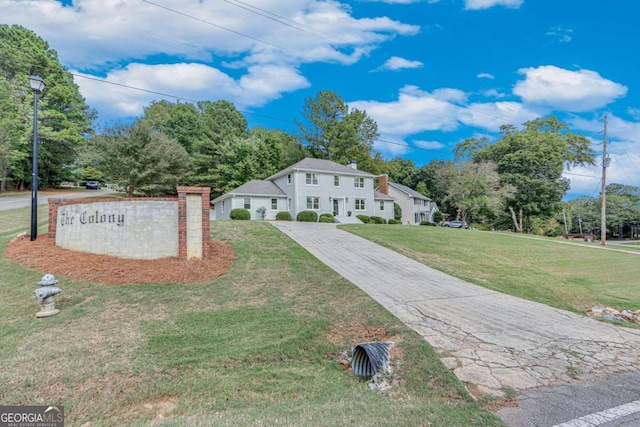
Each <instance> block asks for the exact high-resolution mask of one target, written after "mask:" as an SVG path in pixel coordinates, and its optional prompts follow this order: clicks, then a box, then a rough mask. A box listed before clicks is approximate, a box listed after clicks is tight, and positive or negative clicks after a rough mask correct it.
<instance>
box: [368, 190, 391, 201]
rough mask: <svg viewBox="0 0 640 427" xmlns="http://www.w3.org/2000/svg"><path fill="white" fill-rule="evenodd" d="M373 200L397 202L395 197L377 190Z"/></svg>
mask: <svg viewBox="0 0 640 427" xmlns="http://www.w3.org/2000/svg"><path fill="white" fill-rule="evenodd" d="M373 198H374V200H393V201H395V200H396V199H394V198H393V197H391V196H389V195H388V194H384V193H381V192H380V191H378V190H375V191H374V192H373Z"/></svg>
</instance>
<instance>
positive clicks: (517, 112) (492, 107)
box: [458, 102, 542, 132]
mask: <svg viewBox="0 0 640 427" xmlns="http://www.w3.org/2000/svg"><path fill="white" fill-rule="evenodd" d="M541 113H542V112H541V111H540V110H531V109H528V108H526V107H525V106H523V105H522V104H520V103H518V102H488V103H473V104H470V105H468V106H466V107H463V108H460V109H459V110H458V120H459V121H460V122H461V123H463V124H465V125H467V126H473V127H476V128H481V129H485V130H488V131H491V132H497V131H498V130H500V126H502V125H504V124H511V125H516V126H518V125H520V124H522V123H524V122H526V121H528V120H533V119H535V118H537V117H540V116H541V115H542V114H541Z"/></svg>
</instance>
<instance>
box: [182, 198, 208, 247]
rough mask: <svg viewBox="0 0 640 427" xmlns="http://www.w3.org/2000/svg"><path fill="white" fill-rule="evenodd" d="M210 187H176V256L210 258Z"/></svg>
mask: <svg viewBox="0 0 640 427" xmlns="http://www.w3.org/2000/svg"><path fill="white" fill-rule="evenodd" d="M210 194H211V189H210V188H206V187H178V257H179V258H180V259H189V258H200V259H208V258H211V238H210V235H209V233H210V228H209V221H210V219H209V210H210V207H211V202H210Z"/></svg>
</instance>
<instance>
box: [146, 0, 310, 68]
mask: <svg viewBox="0 0 640 427" xmlns="http://www.w3.org/2000/svg"><path fill="white" fill-rule="evenodd" d="M142 2H144V3H147V4H150V5H152V6H155V7H159V8H160V9H164V10H167V11H169V12H172V13H175V14H178V15H181V16H184V17H187V18H189V19H193V20H195V21H198V22H202V23H203V24H207V25H211V26H212V27H216V28H219V29H221V30H225V31H229V32H230V33H233V34H236V35H239V36H242V37H246V38H248V39H251V40H254V41H257V42H259V43H264V44H266V45H269V46H271V47H275V48H276V49H280V50H283V51H286V52H291V53H295V54H296V55H298V56H301V57H303V58H304V57H305V56H304V55H303V54H301V53H299V52H296V51H295V50H292V49H288V48H286V47H283V46H279V45H277V44H274V43H271V42H268V41H266V40H262V39H259V38H257V37H253V36H250V35H248V34H245V33H242V32H240V31H236V30H232V29H230V28H227V27H223V26H222V25H218V24H214V23H213V22H210V21H206V20H204V19H200V18H198V17H196V16H193V15H189V14H186V13H184V12H180V11H179V10H175V9H171V8H169V7H167V6H162V5H160V4H157V3H153V2H151V1H149V0H142Z"/></svg>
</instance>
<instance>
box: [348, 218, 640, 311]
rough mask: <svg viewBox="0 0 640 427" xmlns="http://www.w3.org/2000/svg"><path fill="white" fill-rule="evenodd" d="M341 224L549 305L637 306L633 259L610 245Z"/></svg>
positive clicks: (440, 267)
mask: <svg viewBox="0 0 640 427" xmlns="http://www.w3.org/2000/svg"><path fill="white" fill-rule="evenodd" d="M341 228H342V229H344V230H347V231H349V232H352V233H354V234H357V235H359V236H362V237H365V238H367V239H370V240H373V241H375V242H378V243H380V244H383V245H385V246H387V247H389V248H391V249H393V250H395V251H397V252H400V253H402V254H404V255H407V256H409V257H411V258H414V259H416V260H417V261H420V262H422V263H424V264H426V265H428V266H430V267H433V268H436V269H438V270H441V271H443V272H445V273H448V274H451V275H453V276H456V277H459V278H461V279H464V280H467V281H469V282H472V283H476V284H478V285H481V286H484V287H487V288H489V289H494V290H497V291H500V292H504V293H507V294H510V295H515V296H518V297H521V298H526V299H529V300H533V301H538V302H541V303H543V304H548V305H550V306H554V307H558V308H563V309H568V310H573V311H582V310H584V309H585V308H590V307H593V306H595V305H606V306H611V307H614V308H617V309H620V310H622V309H629V310H638V309H640V282H638V277H639V275H638V272H639V270H638V264H639V262H640V258H639V257H638V255H635V254H628V253H624V252H620V251H617V250H616V249H618V247H617V246H615V247H614V246H610V248H609V249H601V248H600V246H599V245H598V244H597V243H580V244H568V243H567V242H566V241H565V240H564V239H551V238H544V237H529V236H523V235H516V234H511V233H493V232H481V231H468V230H457V229H455V230H452V229H448V228H442V227H381V226H375V225H344V226H341Z"/></svg>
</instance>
